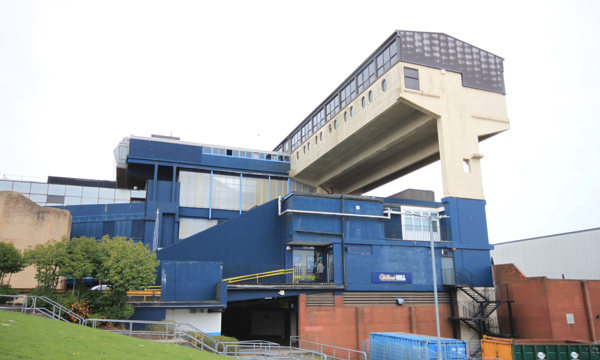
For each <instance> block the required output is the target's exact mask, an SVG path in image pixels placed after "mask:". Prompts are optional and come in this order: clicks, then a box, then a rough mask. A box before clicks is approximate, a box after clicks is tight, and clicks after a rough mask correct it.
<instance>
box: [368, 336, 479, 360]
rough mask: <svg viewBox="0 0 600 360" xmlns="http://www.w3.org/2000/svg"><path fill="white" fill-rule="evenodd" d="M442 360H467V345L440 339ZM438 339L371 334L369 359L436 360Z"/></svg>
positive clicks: (454, 340)
mask: <svg viewBox="0 0 600 360" xmlns="http://www.w3.org/2000/svg"><path fill="white" fill-rule="evenodd" d="M439 340H440V350H441V355H440V357H439V359H443V360H467V344H466V342H465V341H464V340H458V339H448V338H440V339H439ZM437 342H438V338H436V337H433V336H424V335H416V334H406V333H400V332H397V333H396V332H394V333H371V334H370V336H369V353H370V354H369V359H371V360H398V359H401V360H408V359H430V360H435V359H438V356H437V353H438V351H437V349H438V348H437Z"/></svg>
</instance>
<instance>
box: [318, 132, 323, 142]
mask: <svg viewBox="0 0 600 360" xmlns="http://www.w3.org/2000/svg"><path fill="white" fill-rule="evenodd" d="M319 140H321V141H323V132H322V131H321V132H320V133H319Z"/></svg>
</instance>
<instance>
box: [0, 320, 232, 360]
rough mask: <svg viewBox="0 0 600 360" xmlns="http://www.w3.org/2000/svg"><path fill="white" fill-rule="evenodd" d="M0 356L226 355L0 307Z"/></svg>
mask: <svg viewBox="0 0 600 360" xmlns="http://www.w3.org/2000/svg"><path fill="white" fill-rule="evenodd" d="M0 359H2V360H8V359H36V360H37V359H111V360H115V359H128V360H129V359H131V360H137V359H140V360H148V359H152V360H166V359H201V360H209V359H221V360H222V359H228V358H227V357H224V356H219V355H215V354H212V353H208V352H204V351H200V350H196V349H192V348H188V347H184V346H179V345H175V344H168V343H158V342H153V341H149V340H142V339H136V338H131V337H128V336H124V335H119V334H114V333H110V332H108V331H103V330H98V329H91V328H87V327H83V326H81V325H75V324H69V323H65V322H62V321H56V320H51V319H46V318H41V317H38V316H32V315H25V314H21V313H16V312H10V311H4V310H0Z"/></svg>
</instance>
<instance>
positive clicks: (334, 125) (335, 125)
mask: <svg viewBox="0 0 600 360" xmlns="http://www.w3.org/2000/svg"><path fill="white" fill-rule="evenodd" d="M333 128H334V129H335V130H337V119H335V120H333Z"/></svg>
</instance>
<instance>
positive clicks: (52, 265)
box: [24, 238, 67, 289]
mask: <svg viewBox="0 0 600 360" xmlns="http://www.w3.org/2000/svg"><path fill="white" fill-rule="evenodd" d="M66 248H67V239H66V238H63V239H62V240H61V241H56V240H51V241H49V242H47V243H45V244H37V245H35V246H34V247H33V248H31V247H30V248H28V249H27V250H25V252H24V257H25V260H26V262H27V263H28V264H31V265H35V268H36V273H35V279H36V280H37V281H38V285H40V286H42V287H45V288H48V289H55V288H56V285H58V279H59V277H60V274H59V271H60V268H61V266H63V264H64V261H65V254H66Z"/></svg>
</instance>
